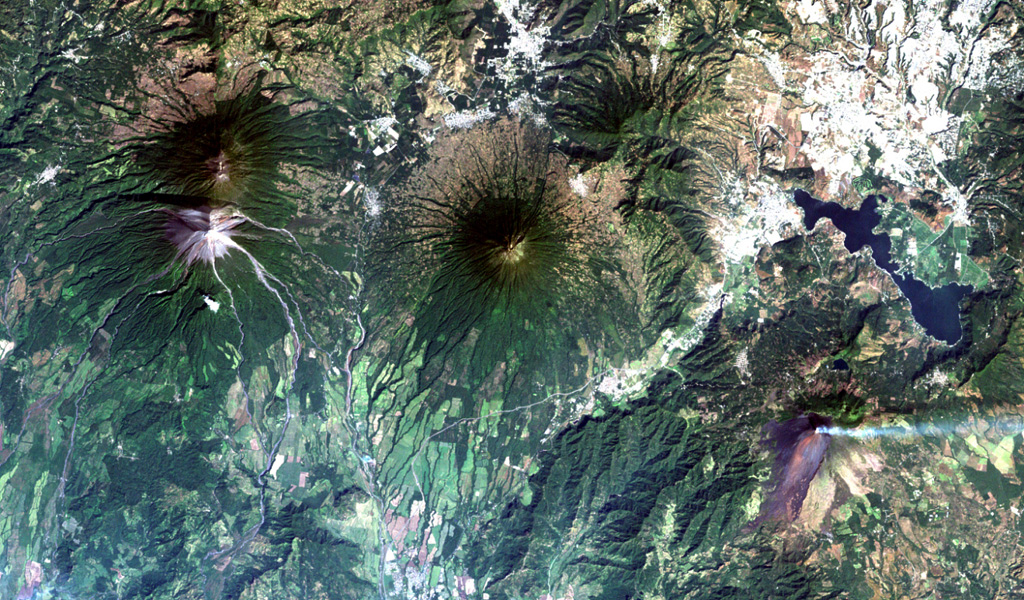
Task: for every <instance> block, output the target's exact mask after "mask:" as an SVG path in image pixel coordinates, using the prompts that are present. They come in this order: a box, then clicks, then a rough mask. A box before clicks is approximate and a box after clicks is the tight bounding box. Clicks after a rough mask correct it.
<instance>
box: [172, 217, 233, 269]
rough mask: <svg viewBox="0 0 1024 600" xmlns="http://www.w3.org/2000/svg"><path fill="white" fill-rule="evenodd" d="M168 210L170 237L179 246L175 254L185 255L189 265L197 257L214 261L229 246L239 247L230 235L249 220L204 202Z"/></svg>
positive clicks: (223, 253)
mask: <svg viewBox="0 0 1024 600" xmlns="http://www.w3.org/2000/svg"><path fill="white" fill-rule="evenodd" d="M167 212H168V214H170V219H169V220H168V221H167V238H168V239H169V240H170V241H171V243H173V244H174V245H175V247H177V248H178V254H177V256H176V258H182V257H184V259H185V262H186V263H188V264H189V265H191V264H193V263H195V262H196V261H198V260H201V261H203V262H205V263H212V262H213V261H214V259H217V258H222V257H223V256H225V255H226V254H227V253H228V250H230V249H233V248H234V249H237V248H239V246H238V244H237V243H235V241H234V240H232V239H231V237H232V235H234V233H235V228H236V227H238V226H239V225H241V224H242V223H244V222H245V221H246V220H247V219H246V218H245V217H244V216H242V215H239V214H237V213H233V212H231V211H229V210H226V209H220V208H218V209H212V210H211V209H210V208H208V207H205V206H204V207H202V208H187V209H184V210H181V211H178V212H172V211H167Z"/></svg>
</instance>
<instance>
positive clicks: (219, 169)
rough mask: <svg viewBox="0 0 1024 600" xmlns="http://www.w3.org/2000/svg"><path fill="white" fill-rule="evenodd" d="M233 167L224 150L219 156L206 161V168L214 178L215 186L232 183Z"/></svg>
mask: <svg viewBox="0 0 1024 600" xmlns="http://www.w3.org/2000/svg"><path fill="white" fill-rule="evenodd" d="M231 166H232V165H231V161H230V160H229V159H228V155H227V154H225V153H224V151H223V150H221V151H220V153H218V154H217V156H215V157H213V158H210V159H207V161H206V168H207V170H208V171H209V172H210V174H211V175H212V176H213V182H214V185H217V184H224V183H228V182H229V181H231Z"/></svg>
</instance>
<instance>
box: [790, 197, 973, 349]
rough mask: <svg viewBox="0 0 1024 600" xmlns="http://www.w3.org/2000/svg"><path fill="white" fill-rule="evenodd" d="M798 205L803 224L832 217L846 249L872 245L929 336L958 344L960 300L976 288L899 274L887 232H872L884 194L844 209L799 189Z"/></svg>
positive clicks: (877, 219) (915, 318) (877, 257)
mask: <svg viewBox="0 0 1024 600" xmlns="http://www.w3.org/2000/svg"><path fill="white" fill-rule="evenodd" d="M793 199H794V200H795V201H796V204H797V206H799V207H800V208H802V209H803V211H804V225H805V226H806V227H807V229H808V230H811V229H814V226H815V225H816V224H817V223H818V219H829V220H831V221H832V224H833V225H835V226H836V228H838V229H839V230H840V231H842V232H843V233H845V234H846V241H845V242H844V243H845V245H846V249H847V250H848V251H850V252H851V253H853V252H856V251H858V250H860V249H861V248H863V247H864V246H870V247H871V252H872V254H873V255H874V258H875V264H877V265H878V266H879V267H881V268H882V269H883V270H885V272H886V273H888V274H889V275H890V276H891V277H892V280H893V281H895V282H896V285H897V286H898V287H899V288H900V291H901V292H903V295H904V296H906V297H907V299H908V300H910V310H911V313H912V314H913V315H914V320H915V321H917V322H918V323H920V324H921V326H922V327H924V330H925V331H927V332H928V335H930V336H932V337H934V338H935V339H938V340H942V341H943V342H946V343H947V344H955V343H956V342H957V340H959V339H960V336H961V335H962V334H963V329H962V328H961V326H960V301H961V300H963V299H964V296H966V295H967V294H969V293H970V292H971V290H972V289H973V288H972V287H971V286H969V285H960V284H958V283H950V284H948V285H944V286H942V287H937V288H931V287H928V286H927V285H926V284H925V283H923V282H921V281H918V280H917V279H914V276H913V274H910V273H908V274H899V273H897V272H896V271H897V269H899V265H897V264H896V263H894V262H893V260H892V252H891V250H892V243H891V242H890V241H889V236H888V235H885V234H876V233H872V232H871V230H872V229H874V228H875V227H876V226H877V225H878V224H879V223H880V222H881V221H882V217H881V216H880V215H879V214H878V213H877V212H876V210H875V209H877V208H878V201H879V199H881V201H882V202H885V198H882V197H881V196H868V197H867V199H865V200H864V202H863V203H861V205H860V208H859V209H852V208H843V207H842V206H840V205H838V204H836V203H835V202H822V201H820V200H818V199H816V198H813V197H812V196H811V195H810V194H808V193H807V192H805V191H803V190H797V191H796V193H795V194H794V198H793Z"/></svg>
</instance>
